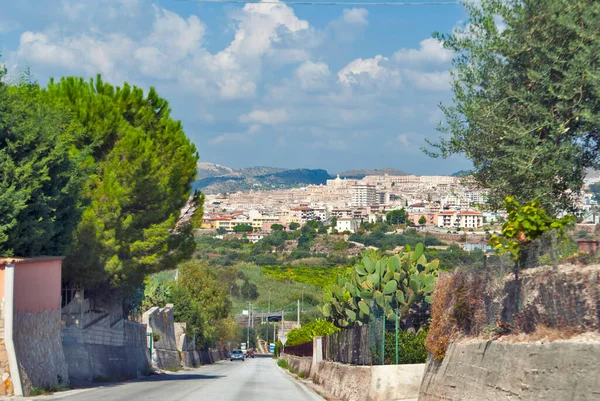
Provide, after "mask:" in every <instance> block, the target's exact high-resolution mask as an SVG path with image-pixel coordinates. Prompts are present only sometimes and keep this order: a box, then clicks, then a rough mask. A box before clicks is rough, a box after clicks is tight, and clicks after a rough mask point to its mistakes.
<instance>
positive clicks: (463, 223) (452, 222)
mask: <svg viewBox="0 0 600 401" xmlns="http://www.w3.org/2000/svg"><path fill="white" fill-rule="evenodd" d="M437 223H438V226H439V227H447V228H480V227H482V226H483V214H482V213H480V212H476V211H471V210H466V211H460V212H457V211H446V212H440V213H438V218H437Z"/></svg>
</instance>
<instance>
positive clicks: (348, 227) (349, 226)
mask: <svg viewBox="0 0 600 401" xmlns="http://www.w3.org/2000/svg"><path fill="white" fill-rule="evenodd" d="M359 226H360V223H359V222H358V220H356V219H349V218H341V219H338V220H337V223H336V225H335V229H336V230H338V232H340V233H342V232H344V231H350V232H351V233H355V232H356V231H358V227H359Z"/></svg>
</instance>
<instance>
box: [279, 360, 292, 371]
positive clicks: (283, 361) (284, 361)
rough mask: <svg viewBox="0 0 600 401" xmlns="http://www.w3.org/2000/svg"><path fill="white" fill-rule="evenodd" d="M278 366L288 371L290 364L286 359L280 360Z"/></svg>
mask: <svg viewBox="0 0 600 401" xmlns="http://www.w3.org/2000/svg"><path fill="white" fill-rule="evenodd" d="M277 365H278V366H279V367H281V368H284V369H288V368H289V366H290V365H288V362H287V361H286V360H285V359H280V360H278V361H277Z"/></svg>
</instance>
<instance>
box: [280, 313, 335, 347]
mask: <svg viewBox="0 0 600 401" xmlns="http://www.w3.org/2000/svg"><path fill="white" fill-rule="evenodd" d="M339 330H340V329H338V328H337V327H335V325H334V324H333V323H331V322H328V321H326V320H320V319H319V320H315V321H313V322H310V323H308V324H305V325H303V326H302V327H301V328H299V329H293V330H290V332H289V333H287V341H286V343H285V345H286V346H288V345H289V346H292V345H300V344H304V343H307V342H310V341H312V339H313V338H314V337H316V336H328V335H331V334H333V333H335V332H336V331H339Z"/></svg>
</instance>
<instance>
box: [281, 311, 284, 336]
mask: <svg viewBox="0 0 600 401" xmlns="http://www.w3.org/2000/svg"><path fill="white" fill-rule="evenodd" d="M284 319H285V315H284V313H283V311H281V334H280V336H283V335H285V328H284V327H283V321H284Z"/></svg>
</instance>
